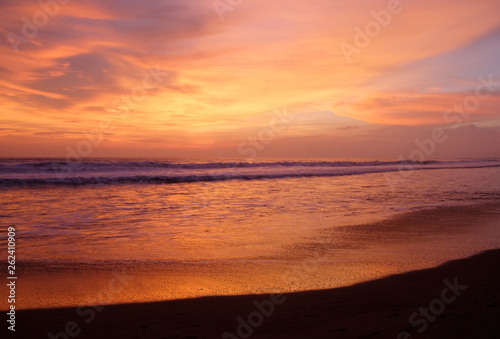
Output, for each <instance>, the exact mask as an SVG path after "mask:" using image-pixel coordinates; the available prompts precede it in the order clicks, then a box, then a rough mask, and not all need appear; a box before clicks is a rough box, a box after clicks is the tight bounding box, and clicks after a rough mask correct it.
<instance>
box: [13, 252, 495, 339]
mask: <svg viewBox="0 0 500 339" xmlns="http://www.w3.org/2000/svg"><path fill="white" fill-rule="evenodd" d="M499 265H500V250H492V251H487V252H485V253H482V254H479V255H476V256H474V257H471V258H467V259H460V260H456V261H452V262H449V263H446V264H444V265H441V266H439V267H436V268H431V269H425V270H420V271H414V272H409V273H404V274H399V275H393V276H390V277H386V278H383V279H379V280H374V281H369V282H364V283H359V284H356V285H353V286H349V287H342V288H336V289H330V290H320V291H309V292H299V293H290V294H285V295H279V296H276V295H274V296H270V295H266V294H265V295H244V296H225V297H203V298H195V299H184V300H174V301H165V302H155V303H140V304H124V305H108V306H104V307H102V308H84V309H80V313H81V314H82V315H79V314H78V313H77V310H76V309H75V308H60V309H50V310H26V311H21V312H18V324H17V331H16V338H44V337H45V338H47V334H48V333H49V332H51V333H52V334H54V335H55V334H57V333H59V332H62V331H65V328H66V332H67V333H68V334H70V335H75V334H77V333H78V334H77V336H78V338H184V339H187V338H191V339H193V338H247V337H252V338H398V337H399V338H410V337H412V338H499V337H500V323H499V322H498V319H500V270H499V269H498V267H499ZM445 280H446V281H448V283H447V282H445ZM455 280H456V281H455ZM449 284H451V285H454V288H453V287H452V288H450V287H449ZM465 286H466V287H465ZM445 289H447V290H445ZM453 289H455V291H453ZM444 290H445V291H444ZM443 291H444V292H443ZM271 300H273V301H274V302H275V303H274V302H273V307H271V306H269V303H270V301H271ZM255 303H257V304H259V305H264V306H263V308H262V309H261V311H258V307H257V306H256V305H255ZM421 307H422V308H429V307H431V311H429V312H430V314H428V316H429V318H428V320H425V319H426V318H425V316H424V315H420V314H419V313H418V312H419V308H421ZM272 308H273V311H271V309H272ZM433 311H434V312H435V314H433V313H432V312H433ZM256 312H259V313H258V314H257V313H256ZM415 312H417V313H416V316H415V315H414V318H413V322H414V323H415V325H416V326H412V325H411V324H410V322H409V318H410V317H411V316H412V314H414V313H415ZM262 313H266V315H260V316H259V314H262ZM252 315H253V318H252V317H251V319H249V316H252ZM239 317H241V318H240V319H242V320H240V321H242V322H244V323H245V324H248V323H249V322H250V323H251V324H253V325H255V326H252V325H245V324H244V325H241V326H240V328H239V331H238V326H239V325H238V324H239V322H238V318H239ZM424 327H425V328H424ZM419 330H422V333H419V332H418V331H419ZM402 331H406V332H402ZM49 337H50V336H49ZM52 337H53V338H66V336H64V335H63V334H62V333H59V334H58V336H52ZM68 337H70V336H68Z"/></svg>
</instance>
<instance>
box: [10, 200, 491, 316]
mask: <svg viewBox="0 0 500 339" xmlns="http://www.w3.org/2000/svg"><path fill="white" fill-rule="evenodd" d="M499 212H500V208H499V206H498V204H483V205H477V206H468V207H463V206H462V207H448V208H438V209H434V210H422V211H417V212H412V213H406V214H403V215H400V216H397V217H395V218H392V219H389V220H384V221H378V222H374V223H369V224H364V225H357V226H345V227H334V228H325V229H324V230H323V231H321V232H320V233H316V234H312V235H311V236H310V237H309V238H304V239H302V241H300V242H297V244H295V245H293V246H289V247H285V248H283V249H282V251H281V252H280V253H278V254H277V255H272V256H269V255H268V256H265V255H263V256H262V257H260V258H255V259H254V260H231V261H206V262H190V263H187V262H184V263H182V262H174V263H173V262H149V261H145V262H140V261H133V262H131V261H129V262H105V261H104V262H101V263H55V262H51V261H47V262H42V261H40V262H19V263H18V264H17V266H18V267H17V272H18V275H19V279H18V287H17V291H18V293H19V295H21V296H22V298H19V299H18V301H17V304H16V306H17V308H18V309H36V308H55V307H66V306H73V307H76V306H78V305H96V304H100V305H106V304H124V303H131V302H134V303H139V302H152V301H164V300H173V299H187V298H196V297H202V296H213V295H244V294H259V293H275V292H276V293H277V292H280V293H284V292H298V291H306V290H317V289H327V288H335V287H342V286H349V285H352V284H355V283H359V282H363V281H368V280H374V279H379V278H382V277H386V276H388V275H391V274H397V273H402V272H409V271H413V270H418V269H423V268H429V267H435V266H437V265H440V264H442V263H444V262H447V261H450V260H453V259H457V258H464V257H468V256H471V255H474V254H477V253H480V252H482V251H484V250H487V249H493V248H499V247H500V232H499V231H500V227H499V226H500V213H499ZM0 266H1V264H0ZM1 289H5V286H2V287H0V290H1ZM6 306H7V304H6V303H2V304H1V309H5V307H6Z"/></svg>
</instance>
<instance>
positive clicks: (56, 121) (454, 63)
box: [0, 0, 500, 158]
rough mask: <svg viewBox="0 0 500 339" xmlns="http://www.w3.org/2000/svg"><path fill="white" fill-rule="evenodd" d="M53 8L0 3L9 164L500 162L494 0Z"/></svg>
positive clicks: (1, 135) (125, 3)
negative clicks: (115, 160) (421, 147)
mask: <svg viewBox="0 0 500 339" xmlns="http://www.w3.org/2000/svg"><path fill="white" fill-rule="evenodd" d="M61 2H66V3H65V4H62V3H59V2H56V1H55V0H52V1H42V2H41V3H42V4H43V3H46V5H45V11H46V12H50V13H49V14H51V15H48V14H45V12H44V9H43V8H42V6H41V5H40V4H39V2H38V1H35V0H32V1H27V0H23V1H19V0H2V1H0V23H1V24H0V33H1V35H2V37H3V38H2V39H1V42H0V58H1V59H0V60H1V61H0V103H1V113H0V156H2V157H12V156H26V157H31V156H66V155H67V153H68V149H73V150H76V151H77V152H78V150H77V147H78V144H79V143H81V142H82V140H89V139H92V141H93V144H92V149H91V150H87V149H84V148H82V147H83V146H82V147H80V150H84V151H85V152H84V153H86V154H82V155H85V156H91V157H99V156H116V157H126V156H131V157H136V156H140V157H180V156H194V157H201V156H211V157H230V158H240V157H242V154H241V152H240V151H239V149H241V145H242V143H245V142H248V141H249V140H251V139H252V138H254V139H255V138H257V142H259V135H264V134H263V130H266V129H267V131H268V132H269V128H270V125H272V124H273V122H276V121H275V120H276V116H275V114H276V111H280V112H282V113H283V112H286V123H285V124H284V125H281V126H279V127H280V128H273V130H272V133H271V134H269V133H267V135H268V136H269V135H271V136H272V140H270V141H268V142H266V143H265V147H262V149H259V156H262V157H269V156H271V157H304V156H309V157H316V158H324V157H342V158H346V157H352V158H361V157H370V158H376V157H380V158H397V157H399V156H403V157H408V154H409V153H410V152H412V150H414V149H416V147H417V146H416V143H415V139H418V140H424V139H426V138H431V136H432V133H433V131H435V130H436V129H437V128H443V129H444V130H443V131H444V134H445V136H446V141H445V142H443V143H440V144H439V145H437V147H436V150H435V152H432V154H430V155H429V156H430V157H436V158H442V157H495V156H496V157H500V147H499V146H498V145H500V109H499V108H500V61H499V60H500V1H498V0H476V1H470V0H439V1H436V0H413V1H410V0H406V1H401V3H400V4H399V5H398V4H397V1H395V0H390V1H388V0H384V1H379V0H311V1H299V0H296V1H290V0H286V1H285V0H273V1H269V0H244V1H242V2H241V3H239V4H238V1H236V0H232V1H228V0H220V1H212V0H165V1H163V0H159V1H138V0H121V1H118V0H109V1H97V0H83V1H79V0H70V1H67V0H65V1H62V0H61ZM228 3H233V4H235V5H228ZM381 11H382V12H381ZM377 13H378V14H377ZM387 14H388V15H389V16H387ZM376 17H378V20H379V21H380V23H377V21H376ZM384 20H385V21H384ZM370 29H371V31H370ZM367 30H368V31H367ZM360 31H361V32H362V33H361V34H360V33H359V32H360ZM367 33H368V35H367ZM360 42H361V43H360ZM346 46H347V47H346ZM16 50H17V51H16ZM346 50H347V51H350V53H347V54H346V53H345V51H346ZM151 74H153V76H151ZM157 78H158V79H161V80H162V83H161V84H158V83H157V81H155V79H157ZM127 101H128V103H127ZM460 112H462V113H460ZM101 137H102V140H101V139H100V138H101ZM261 144H264V143H262V142H261Z"/></svg>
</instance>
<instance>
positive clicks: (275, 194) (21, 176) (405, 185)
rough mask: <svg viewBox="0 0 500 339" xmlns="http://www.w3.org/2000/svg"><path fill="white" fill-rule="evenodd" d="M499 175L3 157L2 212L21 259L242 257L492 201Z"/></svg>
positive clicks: (335, 165)
mask: <svg viewBox="0 0 500 339" xmlns="http://www.w3.org/2000/svg"><path fill="white" fill-rule="evenodd" d="M409 169H411V170H412V171H408V170H409ZM499 177H500V161H495V160H483V161H463V160H462V161H428V162H425V163H418V162H408V161H356V162H353V161H328V160H322V161H261V162H255V163H245V162H228V161H225V162H222V161H203V160H189V161H186V160H178V159H177V160H130V159H122V160H119V159H118V160H117V159H90V160H84V161H81V162H79V163H67V162H66V161H64V160H62V159H2V160H1V161H0V201H1V202H2V211H1V215H0V218H1V219H0V220H1V222H2V226H3V227H8V226H16V227H17V228H18V230H19V231H18V232H19V239H20V241H21V246H22V248H21V249H20V252H19V258H20V259H22V260H35V259H37V260H39V259H43V260H65V261H94V260H165V261H199V260H228V259H242V258H245V259H251V258H260V257H266V256H272V255H273V254H275V253H277V252H279V251H280V250H282V249H283V247H284V246H287V245H290V244H293V243H294V242H297V241H300V239H301V237H307V236H310V235H311V234H314V232H315V231H317V230H318V229H321V228H325V227H339V226H345V225H354V224H359V223H365V222H369V221H374V220H381V219H385V218H388V217H390V216H392V215H395V214H398V213H403V212H409V211H414V210H419V209H425V208H431V207H439V206H454V205H466V204H473V203H478V202H487V201H490V200H497V199H499V197H500V181H499V180H498V178H499ZM2 246H5V242H2Z"/></svg>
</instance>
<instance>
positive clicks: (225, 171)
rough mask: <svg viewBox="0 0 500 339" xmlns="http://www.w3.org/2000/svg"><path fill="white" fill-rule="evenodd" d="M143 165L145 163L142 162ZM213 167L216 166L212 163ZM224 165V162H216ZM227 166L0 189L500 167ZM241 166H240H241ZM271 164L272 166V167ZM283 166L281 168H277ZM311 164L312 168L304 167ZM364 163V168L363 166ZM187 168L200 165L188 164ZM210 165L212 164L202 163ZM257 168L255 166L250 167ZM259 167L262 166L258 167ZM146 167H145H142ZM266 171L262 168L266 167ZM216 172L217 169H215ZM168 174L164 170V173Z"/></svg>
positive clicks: (17, 181) (51, 179)
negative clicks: (204, 169)
mask: <svg viewBox="0 0 500 339" xmlns="http://www.w3.org/2000/svg"><path fill="white" fill-rule="evenodd" d="M140 164H144V163H140ZM210 164H211V165H213V164H214V163H210ZM217 164H221V163H217ZM224 164H225V165H226V167H222V168H221V167H205V168H207V169H212V171H170V172H169V171H166V172H167V173H164V174H163V173H162V172H161V171H160V172H159V171H149V172H147V171H146V172H144V171H143V172H141V173H140V174H138V173H137V172H134V171H133V170H130V167H127V171H126V172H120V173H113V174H109V173H108V174H106V173H97V174H88V173H87V175H83V174H84V173H80V174H75V173H70V174H67V173H65V174H63V173H58V174H55V175H53V176H27V175H23V176H18V177H5V176H3V177H2V176H0V186H4V187H5V186H16V187H17V186H39V185H65V186H67V185H69V186H80V185H113V184H175V183H192V182H211V181H222V180H263V179H280V178H300V177H303V178H306V177H335V176H346V175H361V174H371V173H388V172H398V171H409V170H431V169H467V168H469V169H470V168H486V167H500V162H498V161H497V162H488V161H481V162H479V161H476V162H474V161H469V162H459V161H455V162H440V161H433V162H425V163H424V162H415V161H413V162H411V161H410V162H409V161H405V162H402V161H397V162H370V165H368V164H367V163H355V164H356V165H347V164H346V163H343V164H344V165H340V163H338V162H335V163H334V162H331V163H328V164H334V165H329V166H327V165H325V163H312V162H310V163H307V162H306V163H304V162H298V163H295V165H290V163H288V162H287V165H281V163H258V164H249V163H247V165H248V166H233V167H228V166H227V165H228V163H224ZM239 164H241V163H239ZM268 164H273V165H272V166H270V165H268ZM278 164H280V165H278ZM304 164H309V165H304ZM361 164H365V165H361ZM186 165H187V166H192V165H197V164H186ZM199 165H205V166H206V165H209V164H199ZM250 165H255V166H250ZM259 165H260V166H259ZM141 166H143V165H141ZM266 166H267V168H265V169H259V167H260V168H263V167H266ZM185 168H186V169H197V170H198V169H200V168H201V169H203V168H204V167H194V168H193V167H185ZM213 169H217V170H213ZM164 172H165V171H164Z"/></svg>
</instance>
